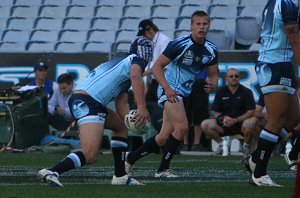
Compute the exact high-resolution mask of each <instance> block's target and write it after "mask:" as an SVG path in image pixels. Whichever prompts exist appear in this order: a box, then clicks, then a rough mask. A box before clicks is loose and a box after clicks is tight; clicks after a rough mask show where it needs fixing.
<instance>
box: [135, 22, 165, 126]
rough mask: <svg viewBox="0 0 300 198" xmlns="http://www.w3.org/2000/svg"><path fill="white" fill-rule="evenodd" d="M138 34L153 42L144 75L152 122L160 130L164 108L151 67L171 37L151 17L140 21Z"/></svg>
mask: <svg viewBox="0 0 300 198" xmlns="http://www.w3.org/2000/svg"><path fill="white" fill-rule="evenodd" d="M138 35H144V36H145V37H146V38H148V39H149V40H151V41H152V42H153V47H154V48H153V58H152V61H151V62H150V63H149V64H148V66H147V68H146V71H145V73H144V75H145V76H146V101H147V108H148V111H149V113H150V117H151V123H152V124H153V126H154V128H155V129H156V130H157V131H159V130H160V128H161V123H162V122H161V120H162V108H161V107H160V106H159V105H158V104H157V88H158V82H157V81H156V79H155V78H154V76H153V74H152V70H151V69H152V66H153V64H154V62H155V61H156V60H157V58H158V57H159V55H160V54H161V53H162V52H163V51H164V50H165V48H166V47H167V45H168V43H169V42H170V38H169V37H168V36H167V35H165V34H164V33H162V32H161V31H160V30H159V29H158V27H157V26H156V25H155V24H154V23H153V22H152V20H150V19H145V20H142V21H141V22H140V24H139V32H138Z"/></svg>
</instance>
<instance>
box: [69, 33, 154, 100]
mask: <svg viewBox="0 0 300 198" xmlns="http://www.w3.org/2000/svg"><path fill="white" fill-rule="evenodd" d="M152 49H153V45H152V42H151V41H150V40H148V39H146V38H144V37H136V38H135V39H134V40H133V41H132V43H131V47H130V53H131V54H129V55H127V56H126V57H125V58H124V57H119V58H116V59H113V60H111V61H108V62H106V63H103V64H101V65H99V66H98V67H96V68H95V69H94V70H93V71H92V72H91V73H90V74H89V75H88V76H87V77H86V78H85V79H83V80H82V81H81V82H80V83H79V84H78V85H77V86H76V87H75V90H84V91H86V92H87V93H88V94H89V95H90V96H91V97H92V98H94V99H95V100H96V101H98V102H100V103H101V104H103V105H107V104H108V103H110V102H111V101H113V100H114V99H115V98H116V97H117V96H119V95H120V94H121V93H124V92H127V91H128V89H129V88H130V86H131V81H130V68H131V65H132V64H138V65H139V66H140V67H141V68H142V70H143V71H144V70H145V68H146V66H147V63H148V62H149V61H150V60H151V57H152Z"/></svg>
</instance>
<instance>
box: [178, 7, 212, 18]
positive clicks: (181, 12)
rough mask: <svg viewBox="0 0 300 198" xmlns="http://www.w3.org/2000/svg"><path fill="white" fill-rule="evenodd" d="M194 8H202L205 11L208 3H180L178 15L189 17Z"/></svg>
mask: <svg viewBox="0 0 300 198" xmlns="http://www.w3.org/2000/svg"><path fill="white" fill-rule="evenodd" d="M196 10H203V11H205V12H207V10H208V5H201V6H200V5H197V4H188V5H182V6H181V7H180V8H179V16H181V17H191V16H192V14H193V12H195V11H196Z"/></svg>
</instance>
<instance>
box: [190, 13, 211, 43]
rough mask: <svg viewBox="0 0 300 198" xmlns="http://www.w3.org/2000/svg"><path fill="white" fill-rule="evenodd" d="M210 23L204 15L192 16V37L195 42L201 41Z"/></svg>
mask: <svg viewBox="0 0 300 198" xmlns="http://www.w3.org/2000/svg"><path fill="white" fill-rule="evenodd" d="M209 27H210V23H209V19H208V17H206V16H194V17H193V19H192V24H191V28H192V38H193V39H194V41H195V42H197V43H203V42H204V38H205V36H206V34H207V32H208V30H209Z"/></svg>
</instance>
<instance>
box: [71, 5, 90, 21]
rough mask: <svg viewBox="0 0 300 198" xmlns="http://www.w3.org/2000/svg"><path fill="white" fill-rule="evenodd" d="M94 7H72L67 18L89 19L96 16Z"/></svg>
mask: <svg viewBox="0 0 300 198" xmlns="http://www.w3.org/2000/svg"><path fill="white" fill-rule="evenodd" d="M94 12H95V7H94V6H82V5H71V6H69V7H68V8H67V17H89V18H92V17H93V16H94Z"/></svg>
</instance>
